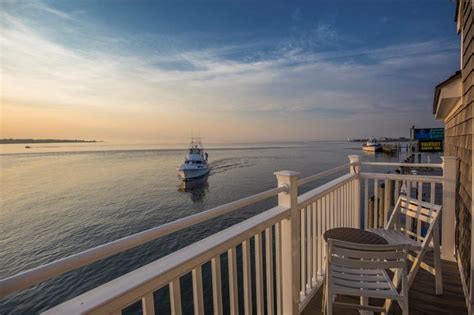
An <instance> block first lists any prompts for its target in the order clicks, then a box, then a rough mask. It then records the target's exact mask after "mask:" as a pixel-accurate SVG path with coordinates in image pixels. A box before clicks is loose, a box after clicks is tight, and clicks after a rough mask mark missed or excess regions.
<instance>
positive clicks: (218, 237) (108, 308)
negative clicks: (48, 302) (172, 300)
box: [44, 206, 290, 315]
mask: <svg viewBox="0 0 474 315" xmlns="http://www.w3.org/2000/svg"><path fill="white" fill-rule="evenodd" d="M289 210H290V209H289V208H286V207H282V206H276V207H274V208H272V209H270V210H267V211H265V212H263V213H260V214H258V215H256V216H254V217H252V218H250V219H247V220H245V221H243V222H240V223H238V224H236V225H233V226H231V227H229V228H227V229H225V230H223V231H220V232H218V233H216V234H213V235H211V236H209V237H207V238H205V239H202V240H200V241H198V242H196V243H194V244H191V245H189V246H186V247H184V248H182V249H180V250H178V251H176V252H174V253H171V254H169V255H167V256H165V257H162V258H160V259H158V260H155V261H154V262H151V263H149V264H148V265H145V266H143V267H141V268H138V269H136V270H134V271H131V272H130V273H127V274H125V275H123V276H121V277H119V278H116V279H114V280H112V281H110V282H108V283H105V284H103V285H101V286H100V287H97V288H95V289H92V290H90V291H87V292H85V293H83V294H82V295H80V296H77V297H75V298H73V299H71V300H69V301H67V302H65V303H63V304H60V305H58V306H56V307H54V308H52V309H50V310H48V311H46V312H45V313H44V314H47V315H53V314H83V313H89V314H90V313H92V314H104V313H112V312H114V311H116V310H117V309H120V308H121V307H123V306H124V303H130V301H134V300H139V299H140V298H141V297H142V296H144V295H146V294H147V293H149V292H153V291H154V290H156V289H157V288H160V287H162V286H163V285H166V284H167V283H169V282H171V281H172V280H173V279H175V278H176V277H179V276H182V275H183V274H185V273H187V272H189V271H190V270H192V269H193V268H195V267H196V266H199V265H201V264H203V263H205V262H207V261H209V260H211V259H212V258H214V257H215V256H217V255H219V254H221V253H223V252H225V251H227V250H228V249H229V248H231V247H232V246H236V245H238V244H240V243H242V242H243V241H244V240H248V239H249V238H251V237H252V236H254V235H255V234H256V233H259V232H260V231H263V230H264V229H265V228H267V227H269V226H271V225H273V224H275V223H277V222H280V221H281V220H283V219H284V218H287V217H288V216H289ZM117 297H120V298H117Z"/></svg>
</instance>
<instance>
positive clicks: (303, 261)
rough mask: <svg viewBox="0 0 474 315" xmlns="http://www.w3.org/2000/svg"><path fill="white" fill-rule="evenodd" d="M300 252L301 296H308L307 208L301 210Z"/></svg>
mask: <svg viewBox="0 0 474 315" xmlns="http://www.w3.org/2000/svg"><path fill="white" fill-rule="evenodd" d="M300 217H301V222H300V223H301V224H300V239H301V242H300V247H301V249H300V252H301V269H300V272H301V274H300V276H301V279H300V281H301V282H300V284H301V286H300V294H301V295H306V211H305V208H303V209H301V210H300Z"/></svg>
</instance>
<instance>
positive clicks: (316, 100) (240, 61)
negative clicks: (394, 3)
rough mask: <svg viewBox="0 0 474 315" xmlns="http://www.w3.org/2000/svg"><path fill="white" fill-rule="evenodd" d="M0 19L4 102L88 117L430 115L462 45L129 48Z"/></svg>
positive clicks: (322, 27) (331, 34) (326, 35)
mask: <svg viewBox="0 0 474 315" xmlns="http://www.w3.org/2000/svg"><path fill="white" fill-rule="evenodd" d="M35 7H36V8H37V9H38V10H40V11H42V12H45V13H47V14H50V15H53V16H56V17H58V18H59V19H60V20H61V21H62V22H56V23H59V24H56V25H55V28H56V29H57V32H61V28H60V27H58V25H61V23H64V24H65V25H68V27H76V28H81V27H87V28H88V29H93V28H94V26H93V25H86V24H85V23H84V22H83V21H80V20H79V19H77V18H76V17H74V16H72V15H70V14H66V13H64V12H62V11H58V10H56V9H52V8H50V7H48V6H45V5H43V4H37V5H36V6H35ZM295 12H296V11H295ZM295 14H296V15H298V13H294V15H295ZM2 16H3V18H4V19H3V22H2V28H3V30H2V34H1V41H0V50H2V52H3V53H2V66H1V67H2V73H3V74H2V82H1V83H2V102H8V103H10V104H23V105H25V104H27V105H28V106H31V107H32V108H41V107H58V108H80V109H82V110H87V111H89V112H90V113H91V115H93V114H92V113H111V112H113V113H122V114H123V115H125V116H126V115H128V114H129V113H143V114H144V115H159V116H160V117H165V116H173V115H178V114H179V115H182V116H186V117H188V119H190V118H189V117H192V115H193V112H194V111H196V110H199V111H200V112H204V113H206V112H207V113H213V115H214V114H215V113H243V114H244V115H245V114H246V113H247V114H249V113H259V112H260V113H268V114H269V115H272V114H281V113H289V114H292V113H310V114H314V115H317V117H331V118H337V117H338V118H340V119H349V118H350V119H354V118H356V117H364V118H367V117H375V116H377V115H378V116H381V115H389V114H390V113H391V112H396V113H397V114H406V115H412V114H413V113H415V114H416V113H418V114H419V115H426V114H429V111H428V108H429V105H430V103H431V97H432V96H431V92H432V86H433V85H434V83H436V82H437V81H438V80H439V79H438V78H437V76H439V73H440V72H444V73H449V71H450V70H449V69H448V67H449V65H450V64H452V62H451V61H452V60H453V56H454V54H453V51H455V50H456V49H457V43H455V42H452V41H450V40H447V39H443V38H435V39H433V40H429V41H423V42H416V43H406V44H401V45H394V46H388V47H378V48H359V49H333V50H330V51H327V50H325V51H324V52H321V51H318V50H315V49H308V47H307V45H306V44H304V45H303V44H301V45H299V44H298V41H294V40H292V39H288V42H289V44H288V45H286V46H285V48H284V49H282V46H281V45H276V46H275V47H274V48H273V49H270V52H269V50H268V43H252V44H245V43H244V44H229V45H220V46H219V47H210V48H201V49H197V48H192V47H191V48H189V47H188V48H184V47H178V48H176V47H174V46H173V44H174V43H176V40H173V41H171V40H170V41H166V40H164V41H162V42H163V43H164V45H169V46H171V47H166V48H167V49H164V51H160V49H155V47H156V45H152V44H150V43H145V45H143V47H138V48H139V49H138V48H137V49H130V46H133V45H135V44H136V43H134V42H133V41H132V40H131V39H128V38H118V37H117V38H116V37H114V36H111V35H110V34H107V35H101V32H100V31H98V32H95V33H92V34H91V33H87V34H83V35H81V34H82V33H81V32H79V31H78V30H77V29H76V30H74V29H73V31H75V35H76V36H77V38H75V40H76V41H77V42H75V43H74V44H73V45H67V44H65V43H64V42H62V41H61V40H60V39H58V38H61V36H58V34H55V36H52V35H51V32H50V31H49V30H50V29H51V27H52V26H51V25H46V26H44V27H43V28H42V27H36V24H35V22H34V21H33V20H32V19H31V18H28V17H26V16H22V15H20V14H17V13H12V12H8V11H6V10H5V11H4V12H2ZM69 22H74V23H79V24H81V25H76V26H71V24H69ZM69 31H70V30H69ZM308 36H309V35H308ZM310 36H311V38H313V40H314V41H315V42H318V41H328V40H331V39H334V38H336V37H337V36H338V34H337V33H336V31H335V30H334V28H333V27H332V26H331V25H329V24H319V25H318V26H317V27H316V29H314V30H313V31H312V32H311V34H310ZM154 38H155V39H156V37H154ZM142 40H144V41H145V42H146V38H142ZM158 46H159V45H158ZM177 46H180V45H177ZM150 47H151V48H150ZM263 47H265V48H266V50H265V52H262V49H263ZM233 55H239V56H240V57H239V58H231V57H229V56H233ZM242 55H244V56H245V55H247V56H248V58H243V57H242ZM425 111H426V112H425Z"/></svg>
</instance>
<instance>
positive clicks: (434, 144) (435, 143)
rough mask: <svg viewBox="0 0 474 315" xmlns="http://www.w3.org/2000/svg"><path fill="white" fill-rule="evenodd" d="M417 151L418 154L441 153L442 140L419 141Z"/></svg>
mask: <svg viewBox="0 0 474 315" xmlns="http://www.w3.org/2000/svg"><path fill="white" fill-rule="evenodd" d="M418 151H419V152H442V151H443V140H419V141H418Z"/></svg>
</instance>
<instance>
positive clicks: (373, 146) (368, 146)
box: [362, 138, 382, 152]
mask: <svg viewBox="0 0 474 315" xmlns="http://www.w3.org/2000/svg"><path fill="white" fill-rule="evenodd" d="M362 150H364V151H366V152H378V151H381V150H382V145H381V144H380V143H378V142H377V140H376V139H375V138H370V139H369V141H367V142H366V143H364V145H363V146H362Z"/></svg>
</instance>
